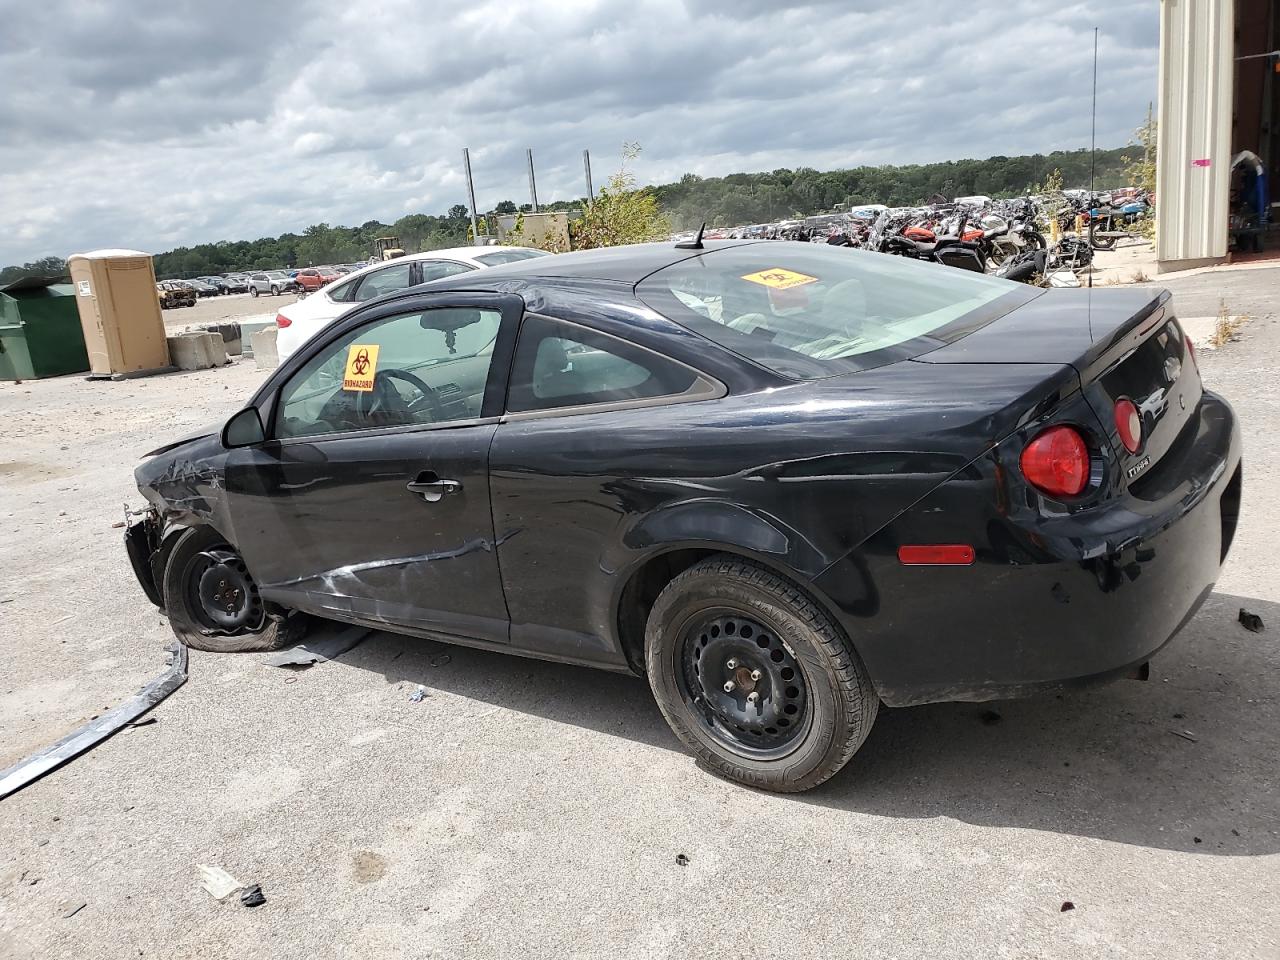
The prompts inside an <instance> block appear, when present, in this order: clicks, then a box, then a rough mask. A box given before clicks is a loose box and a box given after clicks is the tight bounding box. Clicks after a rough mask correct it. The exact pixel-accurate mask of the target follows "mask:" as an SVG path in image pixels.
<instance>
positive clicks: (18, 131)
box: [0, 0, 1158, 265]
mask: <svg viewBox="0 0 1280 960" xmlns="http://www.w3.org/2000/svg"><path fill="white" fill-rule="evenodd" d="M0 9H3V10H4V16H3V30H2V31H0V77H3V78H4V80H3V82H2V83H0V210H3V220H4V224H5V227H6V229H5V230H4V231H3V232H0V265H2V264H6V263H13V262H23V261H27V260H33V259H35V258H37V257H40V256H44V255H47V254H57V255H66V254H69V253H73V252H76V251H78V250H86V249H92V248H95V247H103V246H127V247H138V248H140V249H144V250H149V251H153V252H159V251H161V250H166V249H169V248H171V247H173V246H176V245H179V244H191V243H200V242H206V241H216V240H221V239H231V240H234V239H243V238H255V237H260V236H274V235H276V234H279V233H282V232H284V231H287V230H294V231H296V230H300V229H301V228H303V227H305V226H307V225H308V224H312V223H316V222H320V221H326V222H329V223H333V224H339V223H343V224H359V223H362V222H364V221H365V220H369V219H374V218H376V219H379V220H383V221H392V220H395V219H396V218H398V217H400V216H403V215H404V214H406V213H414V212H422V213H442V212H444V211H445V210H447V209H448V208H449V207H450V206H451V205H453V204H455V203H460V202H461V203H465V202H466V191H465V186H464V183H463V178H462V172H461V152H462V147H463V146H464V145H468V146H470V147H471V155H472V163H473V168H474V173H475V178H476V190H477V202H478V204H479V205H480V207H481V208H482V209H487V208H490V207H492V206H493V205H494V204H495V203H497V202H498V201H499V200H502V199H506V198H510V199H513V200H515V201H516V202H518V203H521V202H525V201H526V200H527V199H528V195H527V191H528V187H527V181H526V178H525V168H524V149H525V148H526V147H532V148H533V150H534V158H535V162H536V164H537V166H538V193H539V198H540V199H541V200H543V201H550V200H555V199H560V198H571V197H575V196H579V195H581V193H582V192H583V187H582V159H581V158H582V150H583V148H590V150H591V153H592V165H593V168H594V172H595V177H596V181H597V183H599V182H600V181H601V180H602V179H603V178H604V176H605V175H606V173H607V172H608V171H609V170H611V169H613V168H615V167H616V165H617V161H618V156H619V153H620V148H621V145H622V143H623V142H624V141H637V142H639V143H640V144H642V146H643V148H644V149H643V153H642V155H641V157H640V159H639V161H638V162H637V163H636V165H635V167H634V170H635V172H636V173H637V174H638V175H639V176H640V178H641V179H642V180H644V181H647V182H664V181H668V180H672V179H676V178H678V177H679V176H680V175H681V174H683V173H686V172H694V173H698V174H702V175H716V174H724V173H731V172H734V171H739V170H767V169H774V168H777V167H796V166H813V167H818V168H820V169H821V168H831V167H844V166H855V165H858V164H864V163H870V164H879V163H911V162H925V161H931V160H945V159H956V158H961V157H985V156H990V155H994V154H1006V155H1014V154H1019V153H1033V152H1045V151H1049V150H1053V149H1058V148H1068V149H1069V148H1074V147H1080V146H1086V145H1087V144H1088V140H1089V94H1090V67H1091V61H1092V42H1093V37H1092V33H1093V27H1094V26H1095V25H1097V26H1100V27H1101V28H1102V40H1101V54H1100V63H1101V66H1100V79H1099V95H1098V143H1099V145H1100V146H1118V145H1120V144H1122V143H1124V142H1126V141H1127V140H1128V138H1129V136H1130V134H1131V132H1132V130H1133V128H1134V127H1136V126H1137V125H1138V123H1139V122H1140V121H1141V120H1142V119H1143V116H1144V114H1145V112H1146V108H1147V103H1148V102H1149V101H1150V100H1152V99H1154V97H1155V93H1156V53H1157V41H1158V24H1157V5H1156V4H1155V3H1153V2H1151V0H1082V2H1067V0H1056V2H1055V0H1048V2H1046V0H1002V2H1000V3H990V2H984V3H970V4H956V3H954V2H950V0H928V2H915V0H883V2H879V0H878V2H872V0H831V2H817V3H811V4H803V3H792V4H790V5H786V6H785V7H784V5H783V4H782V3H778V2H774V0H544V2H540V3H531V2H530V3H526V2H520V0H467V2H457V3H454V2H443V0H401V2H397V0H370V2H363V3H360V2H355V3H353V2H350V0H333V2H330V0H315V2H307V3H296V4H293V3H290V4H281V3H274V2H270V0H267V2H263V0H252V2H244V0H221V2H220V3H217V4H210V3H195V2H181V0H162V2H152V0H114V2H95V0H76V2H61V0H43V2H40V3H23V4H18V3H17V2H16V0H8V2H5V3H3V4H0Z"/></svg>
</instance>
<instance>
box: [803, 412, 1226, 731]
mask: <svg viewBox="0 0 1280 960" xmlns="http://www.w3.org/2000/svg"><path fill="white" fill-rule="evenodd" d="M1187 429H1188V430H1191V431H1193V432H1192V434H1190V435H1189V436H1188V440H1187V442H1186V443H1182V444H1180V445H1179V447H1178V449H1177V450H1171V451H1170V453H1169V454H1168V455H1167V456H1166V459H1165V460H1162V461H1161V462H1160V465H1159V470H1160V475H1161V476H1160V480H1159V481H1158V482H1156V481H1154V480H1153V481H1150V482H1147V483H1146V484H1145V485H1144V488H1143V490H1142V497H1137V496H1133V495H1126V496H1122V497H1118V498H1116V499H1115V500H1113V501H1110V502H1108V503H1105V504H1103V505H1099V506H1096V507H1092V508H1089V509H1087V510H1082V511H1078V512H1076V513H1074V514H1072V513H1063V514H1062V515H1060V516H1055V517H1046V516H1045V515H1044V514H1043V512H1042V511H1039V510H1036V509H1031V508H1030V506H1029V505H1028V503H1027V502H1026V499H1025V497H1021V498H1020V496H1019V493H1020V491H1019V490H1018V489H1017V488H1016V486H1015V485H1014V484H1012V483H1010V482H1007V479H1006V478H1007V477H1008V476H1009V467H1010V461H1009V455H1010V453H1011V450H1002V449H1001V446H1003V445H1001V446H997V447H996V448H995V449H994V450H993V451H992V452H991V453H990V454H989V455H988V456H987V457H984V458H983V459H982V460H979V461H977V462H975V463H974V464H972V465H971V466H970V467H969V468H967V469H966V470H965V471H962V472H961V473H960V474H958V475H957V476H955V477H952V478H951V479H950V480H948V481H947V482H946V483H944V484H942V485H941V486H940V487H938V488H937V489H936V490H934V491H933V492H932V493H931V494H930V495H929V496H928V497H926V498H925V499H924V500H922V501H921V502H920V503H918V504H916V505H915V506H914V507H913V508H912V509H910V510H908V511H907V512H906V513H904V514H903V515H901V516H900V517H898V518H897V519H896V520H895V521H894V522H893V523H891V524H890V525H889V526H888V527H887V528H885V529H884V530H882V531H880V533H878V534H877V535H876V536H874V537H873V538H871V539H870V540H869V541H868V542H867V543H866V544H864V545H863V547H862V548H861V549H860V550H858V551H856V552H855V553H854V554H851V555H850V556H849V557H846V558H845V559H844V560H842V561H840V562H839V563H837V564H835V565H833V566H832V567H831V568H829V569H828V570H826V571H824V572H823V574H822V575H821V576H819V577H818V578H817V579H816V580H815V581H814V586H815V587H816V588H817V589H818V590H820V591H821V592H822V593H823V594H824V595H825V596H826V597H828V598H830V600H831V601H832V603H833V605H834V606H835V607H837V608H838V615H839V617H840V619H841V621H842V624H843V626H844V627H845V629H846V631H847V632H848V634H849V636H850V637H851V638H852V639H853V642H854V645H855V647H856V648H857V649H858V652H859V654H860V655H861V656H862V659H863V661H864V662H865V664H866V666H867V669H868V671H869V672H870V674H871V677H872V681H873V682H874V683H875V685H876V688H877V691H878V692H879V694H880V696H881V699H883V700H884V702H885V703H887V704H889V705H890V706H906V705H910V704H915V703H927V702H933V701H944V700H970V701H976V700H991V699H998V698H1003V697H1011V696H1022V695H1026V694H1029V693H1034V692H1037V691H1041V690H1045V689H1052V688H1055V687H1061V686H1065V685H1069V684H1073V683H1082V682H1088V681H1092V680H1100V679H1107V678H1109V677H1113V676H1116V675H1120V674H1123V673H1125V672H1126V671H1128V670H1129V669H1130V668H1131V667H1133V666H1134V665H1136V664H1140V663H1143V662H1144V661H1146V660H1147V659H1149V658H1150V657H1151V656H1152V655H1153V654H1154V653H1155V652H1156V651H1157V650H1159V649H1160V648H1161V647H1162V646H1164V645H1165V644H1166V643H1167V642H1168V641H1169V640H1170V639H1172V638H1173V636H1174V635H1175V634H1176V633H1177V632H1178V631H1179V630H1180V629H1181V628H1182V627H1183V626H1184V625H1185V624H1186V622H1187V621H1188V620H1190V619H1191V617H1192V616H1194V614H1195V612H1196V610H1198V609H1199V607H1200V604H1201V603H1203V602H1204V600H1205V599H1206V598H1207V597H1208V596H1209V594H1210V592H1211V591H1212V589H1213V585H1214V582H1215V581H1216V580H1217V577H1218V572H1219V570H1220V568H1221V565H1222V562H1223V560H1224V559H1225V558H1226V554H1227V550H1228V549H1229V547H1230V543H1231V538H1232V536H1233V535H1234V533H1235V524H1236V518H1237V516H1238V512H1239V502H1240V487H1241V470H1240V457H1241V443H1240V431H1239V427H1238V425H1237V423H1236V419H1235V415H1234V413H1233V412H1232V410H1231V408H1230V406H1229V405H1228V404H1227V403H1226V401H1224V400H1222V399H1221V398H1220V397H1218V396H1216V395H1214V394H1212V393H1208V392H1206V393H1205V394H1204V395H1203V397H1202V399H1201V401H1200V404H1199V405H1198V407H1197V409H1196V412H1195V416H1194V417H1193V419H1192V422H1191V423H1189V424H1188V426H1187ZM1020 445H1021V442H1020V441H1019V443H1018V449H1020ZM1013 462H1014V463H1016V457H1015V458H1014V460H1013ZM904 543H971V544H973V545H974V547H975V549H976V552H977V560H976V562H975V563H974V564H973V565H971V566H967V567H960V566H953V567H923V566H917V567H907V566H902V565H900V564H899V563H898V561H897V556H896V553H897V547H898V546H899V545H901V544H904Z"/></svg>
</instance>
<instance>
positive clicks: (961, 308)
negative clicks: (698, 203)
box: [636, 240, 1039, 380]
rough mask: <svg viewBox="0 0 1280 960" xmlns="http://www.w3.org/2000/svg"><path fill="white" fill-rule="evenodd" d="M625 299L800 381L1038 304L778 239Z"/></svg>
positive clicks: (669, 273)
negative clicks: (639, 302) (641, 303)
mask: <svg viewBox="0 0 1280 960" xmlns="http://www.w3.org/2000/svg"><path fill="white" fill-rule="evenodd" d="M636 292H637V294H638V295H639V296H640V298H641V299H642V300H643V301H644V302H645V303H647V304H648V305H649V306H650V307H652V308H653V309H655V310H657V311H658V312H659V313H662V314H664V315H666V316H668V317H670V318H671V319H672V320H675V321H676V322H677V323H680V324H682V325H683V326H686V327H689V328H690V329H692V330H695V331H696V332H698V333H700V334H702V335H703V336H705V337H708V338H710V339H711V340H714V341H715V342H716V343H719V344H720V345H721V346H724V347H726V348H727V349H729V350H732V351H733V352H735V353H737V354H740V355H741V356H744V357H746V358H748V359H750V360H754V361H755V362H757V363H759V364H761V365H762V366H765V367H768V368H769V369H771V370H773V371H774V372H775V373H779V374H781V375H782V376H785V377H790V378H793V379H801V380H813V379H819V378H821V377H830V376H835V375H837V374H841V373H850V372H853V371H855V370H865V369H868V368H870V367H875V366H881V365H883V364H886V363H893V362H895V361H897V360H905V359H908V358H910V357H915V356H919V355H920V354H922V353H926V352H928V351H929V350H933V349H935V348H936V347H939V346H941V345H942V344H944V343H950V342H951V341H953V340H956V339H958V338H959V337H962V336H964V335H965V334H967V333H970V332H972V331H973V330H976V329H977V328H978V327H980V326H984V325H985V324H987V323H990V322H991V321H992V320H995V319H996V318H997V317H1000V316H1003V315H1004V314H1005V313H1008V312H1009V311H1010V310H1012V309H1013V308H1014V307H1017V306H1019V305H1020V304H1023V303H1026V302H1027V301H1028V300H1031V299H1033V298H1034V297H1036V296H1038V294H1039V291H1037V290H1035V289H1034V288H1031V287H1027V286H1025V285H1023V284H1018V283H1013V282H1011V281H1008V280H1001V279H998V278H996V277H988V276H985V275H983V274H980V273H974V272H972V271H968V270H960V269H957V268H955V267H945V266H942V265H940V264H932V263H920V262H918V261H912V260H907V259H905V258H902V257H894V256H889V255H886V254H882V253H867V252H863V251H856V250H848V249H845V248H836V247H830V246H827V245H826V244H808V243H797V242H793V241H786V240H783V241H778V240H771V241H768V240H767V241H763V242H761V243H754V244H750V245H744V246H736V247H730V248H728V249H721V250H712V251H709V252H707V253H705V254H703V255H702V256H699V257H695V258H693V259H690V260H684V261H681V262H679V263H675V264H672V265H671V266H669V267H665V268H663V269H662V270H659V271H657V272H656V273H654V274H652V275H650V276H649V277H647V278H646V279H645V280H643V281H641V283H640V284H639V285H638V286H637V288H636Z"/></svg>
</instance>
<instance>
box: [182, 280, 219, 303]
mask: <svg viewBox="0 0 1280 960" xmlns="http://www.w3.org/2000/svg"><path fill="white" fill-rule="evenodd" d="M183 283H185V284H186V285H187V286H189V287H190V288H191V289H192V290H194V291H195V292H196V296H197V297H202V298H203V297H216V296H217V295H218V294H219V293H220V292H221V291H219V290H218V288H217V287H215V286H214V285H213V284H212V283H209V282H208V281H205V280H201V279H199V278H197V279H195V280H184V281H183Z"/></svg>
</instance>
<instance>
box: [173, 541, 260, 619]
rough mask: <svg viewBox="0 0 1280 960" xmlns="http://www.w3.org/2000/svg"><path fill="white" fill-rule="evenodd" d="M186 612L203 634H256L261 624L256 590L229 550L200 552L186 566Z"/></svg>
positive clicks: (239, 561) (254, 584)
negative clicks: (187, 611)
mask: <svg viewBox="0 0 1280 960" xmlns="http://www.w3.org/2000/svg"><path fill="white" fill-rule="evenodd" d="M183 582H184V584H185V588H186V601H187V609H188V610H189V611H190V613H191V615H192V617H193V619H194V620H195V621H196V623H197V624H198V625H199V627H200V630H201V632H203V633H206V634H225V635H227V636H236V635H239V634H244V633H256V632H258V631H259V630H261V629H262V627H263V624H264V622H265V611H264V610H263V607H262V599H261V597H259V596H258V586H257V584H256V583H254V580H253V577H251V576H250V575H249V570H248V568H247V567H246V566H245V564H244V561H243V560H242V559H240V556H239V554H237V553H236V552H235V551H234V550H232V549H231V548H230V547H229V546H226V545H220V546H216V547H211V548H210V549H208V550H204V551H202V552H200V553H198V554H196V555H195V556H194V557H192V558H191V560H190V561H189V562H188V564H187V568H186V571H185V574H184V580H183Z"/></svg>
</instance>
